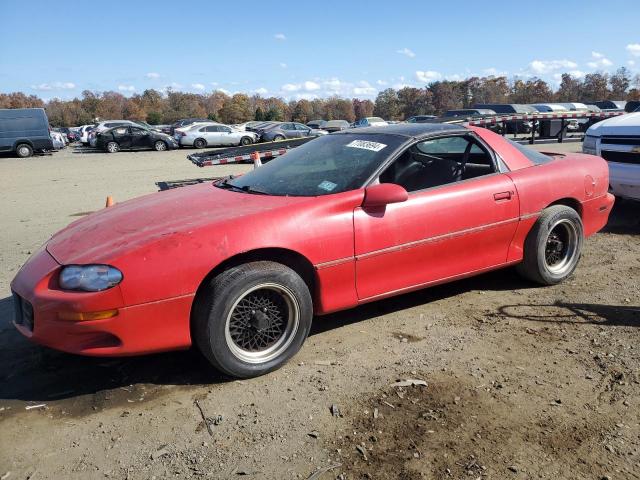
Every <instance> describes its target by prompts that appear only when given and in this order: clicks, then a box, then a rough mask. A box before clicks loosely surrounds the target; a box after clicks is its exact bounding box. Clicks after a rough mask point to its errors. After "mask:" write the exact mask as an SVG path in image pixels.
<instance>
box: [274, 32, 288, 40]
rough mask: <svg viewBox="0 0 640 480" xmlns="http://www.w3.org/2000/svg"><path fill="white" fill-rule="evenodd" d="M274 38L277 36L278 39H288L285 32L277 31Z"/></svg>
mask: <svg viewBox="0 0 640 480" xmlns="http://www.w3.org/2000/svg"><path fill="white" fill-rule="evenodd" d="M273 38H275V39H276V40H286V39H287V37H286V36H285V34H284V33H276V34H275V35H274V36H273Z"/></svg>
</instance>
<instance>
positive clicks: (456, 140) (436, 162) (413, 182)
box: [379, 135, 497, 192]
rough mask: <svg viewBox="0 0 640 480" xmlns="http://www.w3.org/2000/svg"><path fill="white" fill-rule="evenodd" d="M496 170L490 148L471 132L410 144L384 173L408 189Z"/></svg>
mask: <svg viewBox="0 0 640 480" xmlns="http://www.w3.org/2000/svg"><path fill="white" fill-rule="evenodd" d="M496 171H497V169H496V167H495V163H494V161H493V157H492V156H491V154H490V152H489V151H488V150H487V148H486V147H485V146H484V145H482V144H480V143H479V142H478V141H477V140H476V139H475V138H474V137H472V136H469V135H457V136H451V137H440V138H433V139H429V140H424V141H422V142H418V143H416V144H414V145H412V146H410V147H409V148H407V149H406V150H405V151H404V152H403V153H402V154H401V155H400V157H398V158H397V159H396V160H395V161H394V162H393V163H392V164H391V165H390V166H389V167H388V168H387V169H386V170H385V171H384V172H383V173H382V174H381V175H380V179H379V180H380V182H381V183H395V184H398V185H401V186H402V187H404V188H405V189H406V190H407V191H408V192H415V191H418V190H424V189H425V188H432V187H439V186H441V185H446V184H449V183H454V182H459V181H462V180H468V179H471V178H475V177H479V176H483V175H489V174H491V173H495V172H496Z"/></svg>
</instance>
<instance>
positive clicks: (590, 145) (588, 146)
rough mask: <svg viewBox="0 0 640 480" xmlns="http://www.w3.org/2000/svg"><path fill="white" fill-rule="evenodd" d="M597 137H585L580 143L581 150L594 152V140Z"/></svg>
mask: <svg viewBox="0 0 640 480" xmlns="http://www.w3.org/2000/svg"><path fill="white" fill-rule="evenodd" d="M597 139H598V137H594V136H592V135H585V137H584V141H583V142H582V150H583V151H585V150H591V151H593V152H595V151H596V140H597Z"/></svg>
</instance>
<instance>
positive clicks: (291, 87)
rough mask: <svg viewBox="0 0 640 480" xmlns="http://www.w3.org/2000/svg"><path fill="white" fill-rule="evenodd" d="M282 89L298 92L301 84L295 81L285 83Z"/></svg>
mask: <svg viewBox="0 0 640 480" xmlns="http://www.w3.org/2000/svg"><path fill="white" fill-rule="evenodd" d="M282 90H283V91H285V92H297V91H298V90H300V85H296V84H295V83H285V84H284V85H282Z"/></svg>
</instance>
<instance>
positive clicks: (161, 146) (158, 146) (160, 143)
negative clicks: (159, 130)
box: [153, 140, 167, 152]
mask: <svg viewBox="0 0 640 480" xmlns="http://www.w3.org/2000/svg"><path fill="white" fill-rule="evenodd" d="M153 148H155V150H156V152H164V151H165V150H166V149H167V144H166V143H164V142H163V141H162V140H158V141H157V142H156V143H154V144H153Z"/></svg>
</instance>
